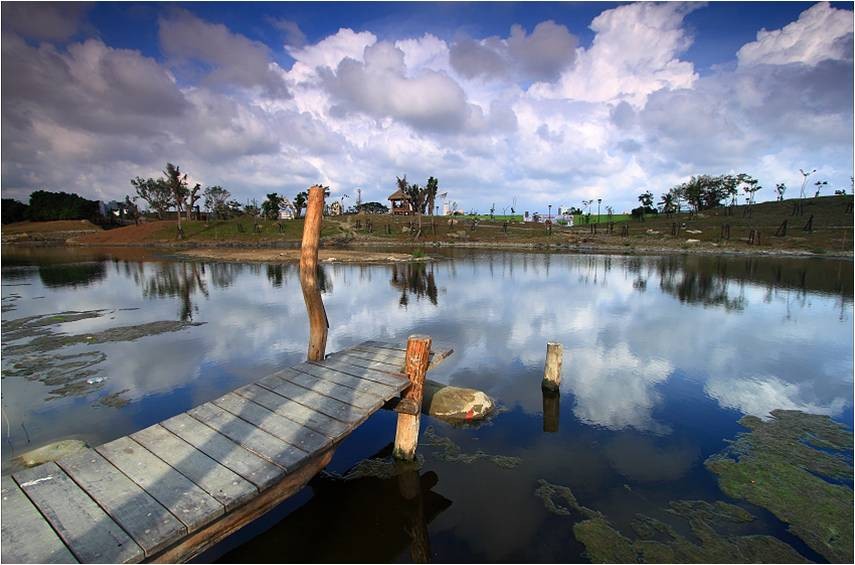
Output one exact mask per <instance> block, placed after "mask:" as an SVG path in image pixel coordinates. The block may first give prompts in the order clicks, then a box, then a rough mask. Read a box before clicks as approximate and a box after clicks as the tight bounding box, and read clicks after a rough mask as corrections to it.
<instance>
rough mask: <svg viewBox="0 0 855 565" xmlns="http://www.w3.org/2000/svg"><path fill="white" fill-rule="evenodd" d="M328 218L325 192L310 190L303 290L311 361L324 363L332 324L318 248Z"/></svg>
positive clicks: (302, 256) (316, 188) (302, 257)
mask: <svg viewBox="0 0 855 565" xmlns="http://www.w3.org/2000/svg"><path fill="white" fill-rule="evenodd" d="M323 216H324V188H323V187H322V186H317V185H315V186H313V187H311V188H310V189H309V198H308V202H307V204H306V219H305V222H304V224H303V243H302V245H301V247H300V286H301V287H302V288H303V300H304V301H305V302H306V311H307V313H308V314H309V352H308V355H307V359H308V360H309V361H323V359H324V354H325V353H326V348H327V331H328V329H329V322H328V321H327V312H326V310H325V309H324V301H323V300H322V299H321V289H320V287H319V286H318V247H319V245H320V240H321V222H322V221H323Z"/></svg>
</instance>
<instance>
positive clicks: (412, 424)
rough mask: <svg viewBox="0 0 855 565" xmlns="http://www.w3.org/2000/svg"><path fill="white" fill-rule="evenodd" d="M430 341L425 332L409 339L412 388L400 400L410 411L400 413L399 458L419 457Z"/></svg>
mask: <svg viewBox="0 0 855 565" xmlns="http://www.w3.org/2000/svg"><path fill="white" fill-rule="evenodd" d="M430 344H431V339H430V338H429V337H427V336H423V335H411V336H410V338H409V339H408V340H407V352H406V354H405V358H404V372H405V373H406V375H407V378H408V379H409V380H410V388H408V389H407V390H406V391H404V393H403V395H402V400H401V403H402V404H404V403H406V404H407V405H408V406H409V408H410V409H409V410H407V412H408V413H403V412H401V413H399V414H398V427H397V429H396V430H395V447H394V449H393V450H392V455H393V456H394V457H395V458H396V459H402V460H404V461H412V460H413V459H415V458H416V446H417V445H418V443H419V419H420V417H421V406H422V397H423V396H424V384H425V374H427V369H428V364H429V362H430Z"/></svg>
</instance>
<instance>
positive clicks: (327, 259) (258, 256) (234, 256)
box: [177, 248, 430, 263]
mask: <svg viewBox="0 0 855 565" xmlns="http://www.w3.org/2000/svg"><path fill="white" fill-rule="evenodd" d="M177 255H179V256H180V257H191V258H194V259H213V260H216V261H236V262H240V263H245V262H261V263H284V262H289V261H299V260H300V250H299V249H222V248H210V249H190V250H187V251H182V252H180V253H177ZM318 260H319V261H321V262H322V263H403V262H408V261H429V260H430V258H429V257H414V256H413V255H411V254H409V253H392V252H385V251H384V252H376V251H364V250H361V249H358V250H353V249H321V250H320V251H319V252H318Z"/></svg>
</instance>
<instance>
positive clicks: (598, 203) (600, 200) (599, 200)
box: [597, 198, 603, 224]
mask: <svg viewBox="0 0 855 565" xmlns="http://www.w3.org/2000/svg"><path fill="white" fill-rule="evenodd" d="M602 201H603V199H602V198H597V223H598V224H599V223H600V202H602Z"/></svg>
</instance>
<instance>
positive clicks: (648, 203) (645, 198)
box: [633, 190, 655, 220]
mask: <svg viewBox="0 0 855 565" xmlns="http://www.w3.org/2000/svg"><path fill="white" fill-rule="evenodd" d="M638 201H639V202H641V206H640V208H641V219H642V220H644V213H645V212H647V211H649V210H652V211H654V212H655V208H653V193H652V192H650V191H649V190H646V191H644V192H642V193H641V194H639V195H638ZM635 210H638V208H636V209H635ZM633 215H635V214H633Z"/></svg>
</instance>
